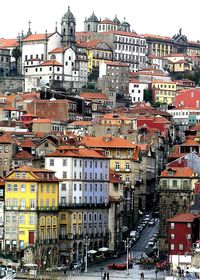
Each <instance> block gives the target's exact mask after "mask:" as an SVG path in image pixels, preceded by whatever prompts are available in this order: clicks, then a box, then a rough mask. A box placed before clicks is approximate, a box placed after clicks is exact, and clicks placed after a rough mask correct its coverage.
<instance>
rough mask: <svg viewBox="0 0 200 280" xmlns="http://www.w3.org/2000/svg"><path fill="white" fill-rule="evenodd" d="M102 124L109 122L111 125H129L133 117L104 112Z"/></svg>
mask: <svg viewBox="0 0 200 280" xmlns="http://www.w3.org/2000/svg"><path fill="white" fill-rule="evenodd" d="M100 122H101V124H105V125H106V124H107V125H108V124H109V125H116V126H121V125H129V124H131V123H132V122H133V121H132V119H131V118H129V117H127V116H125V115H119V114H104V115H102V116H101V119H100Z"/></svg>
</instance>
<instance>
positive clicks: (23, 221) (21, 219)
mask: <svg viewBox="0 0 200 280" xmlns="http://www.w3.org/2000/svg"><path fill="white" fill-rule="evenodd" d="M24 223H25V217H24V216H19V224H20V225H22V224H24Z"/></svg>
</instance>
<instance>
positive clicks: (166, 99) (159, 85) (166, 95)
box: [151, 81, 176, 104]
mask: <svg viewBox="0 0 200 280" xmlns="http://www.w3.org/2000/svg"><path fill="white" fill-rule="evenodd" d="M151 90H152V96H153V99H154V102H160V103H167V104H174V97H175V94H176V83H175V82H166V81H152V83H151Z"/></svg>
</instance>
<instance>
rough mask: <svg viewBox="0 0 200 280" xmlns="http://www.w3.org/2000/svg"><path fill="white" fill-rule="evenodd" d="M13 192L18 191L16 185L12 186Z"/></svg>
mask: <svg viewBox="0 0 200 280" xmlns="http://www.w3.org/2000/svg"><path fill="white" fill-rule="evenodd" d="M13 191H14V192H17V191H18V186H17V184H14V186H13Z"/></svg>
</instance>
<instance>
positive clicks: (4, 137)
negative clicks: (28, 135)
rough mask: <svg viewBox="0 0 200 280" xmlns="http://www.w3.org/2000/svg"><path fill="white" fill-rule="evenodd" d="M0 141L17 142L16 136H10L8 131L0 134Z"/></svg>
mask: <svg viewBox="0 0 200 280" xmlns="http://www.w3.org/2000/svg"><path fill="white" fill-rule="evenodd" d="M0 143H8V144H14V143H17V141H15V139H14V138H12V137H11V136H10V134H8V133H4V134H3V135H1V136H0Z"/></svg>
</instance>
